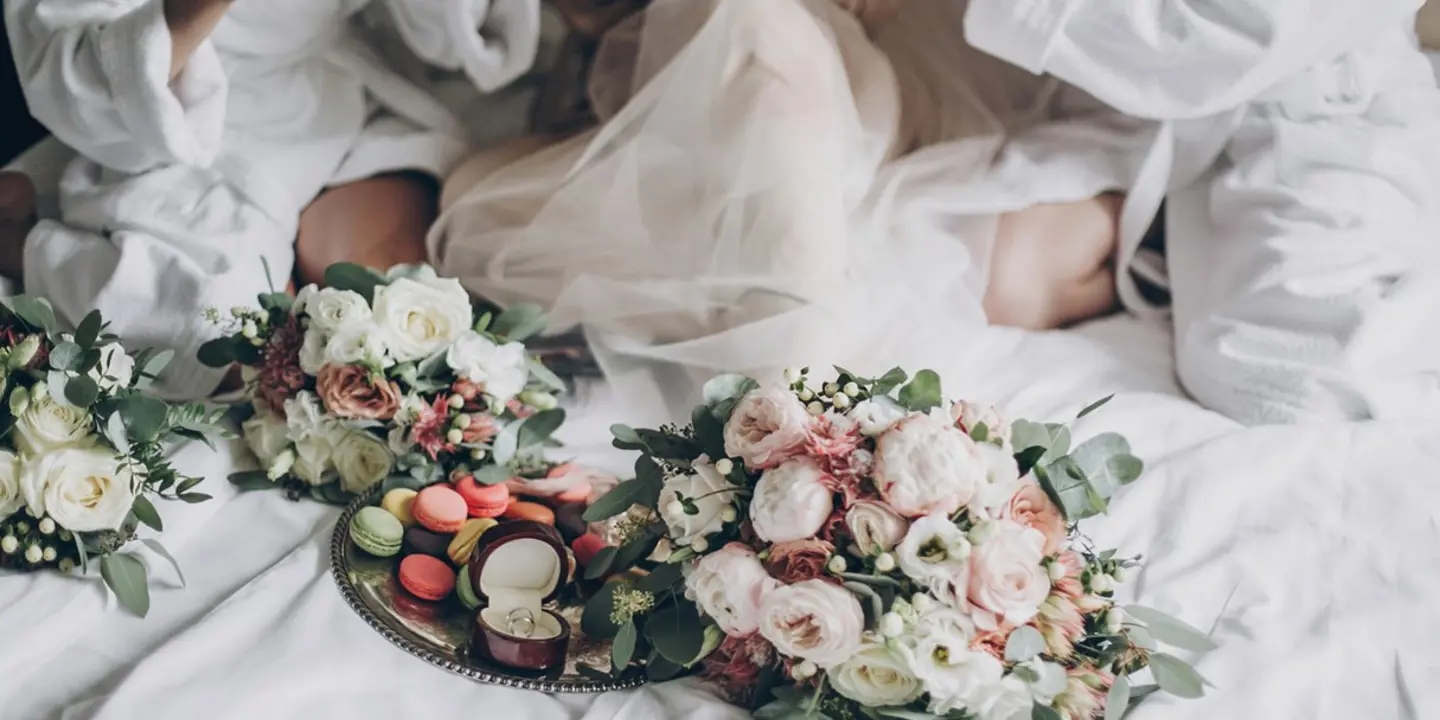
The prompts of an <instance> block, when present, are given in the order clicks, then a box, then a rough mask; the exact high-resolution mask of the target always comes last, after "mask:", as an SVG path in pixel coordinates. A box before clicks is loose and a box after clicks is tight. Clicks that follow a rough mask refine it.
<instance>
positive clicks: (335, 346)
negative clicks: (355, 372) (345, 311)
mask: <svg viewBox="0 0 1440 720" xmlns="http://www.w3.org/2000/svg"><path fill="white" fill-rule="evenodd" d="M387 349H388V348H386V347H385V335H384V334H383V333H381V332H380V330H379V328H376V327H375V326H373V325H369V324H359V325H350V326H348V327H344V328H341V329H340V330H339V331H337V332H336V333H335V334H334V335H331V336H330V339H329V340H328V341H326V343H325V362H326V363H329V364H331V365H379V366H381V367H385V366H388V365H390V364H391V363H390V362H389V359H390V358H389V355H388V353H387ZM301 369H302V370H303V369H304V368H303V367H302V368H301Z"/></svg>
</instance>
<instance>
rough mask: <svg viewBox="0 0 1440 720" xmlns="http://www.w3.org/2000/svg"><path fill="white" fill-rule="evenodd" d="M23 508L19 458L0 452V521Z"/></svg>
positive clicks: (23, 499) (5, 451)
mask: <svg viewBox="0 0 1440 720" xmlns="http://www.w3.org/2000/svg"><path fill="white" fill-rule="evenodd" d="M24 506H25V492H24V490H22V489H21V487H20V457H19V456H18V455H16V454H15V453H12V452H10V451H9V450H0V520H4V519H5V518H7V517H10V516H11V515H14V514H15V511H17V510H19V509H20V508H22V507H24Z"/></svg>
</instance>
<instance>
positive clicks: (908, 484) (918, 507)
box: [875, 414, 985, 517]
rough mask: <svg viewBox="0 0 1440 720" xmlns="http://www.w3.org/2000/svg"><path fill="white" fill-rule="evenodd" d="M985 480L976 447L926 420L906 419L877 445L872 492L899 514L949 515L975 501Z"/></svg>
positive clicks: (956, 432) (952, 430)
mask: <svg viewBox="0 0 1440 720" xmlns="http://www.w3.org/2000/svg"><path fill="white" fill-rule="evenodd" d="M984 479H985V461H984V459H983V458H982V457H981V456H980V451H979V450H978V449H977V448H976V447H975V443H974V442H973V441H972V440H971V439H970V438H969V437H968V436H966V435H965V434H964V433H962V432H960V431H959V430H956V429H955V428H953V427H950V426H948V425H946V424H945V423H943V422H941V421H940V420H937V419H936V418H934V417H931V416H930V415H920V414H916V415H910V416H909V417H906V418H905V419H904V420H901V421H900V422H899V423H896V425H895V427H893V428H891V429H890V430H889V431H887V432H886V433H885V434H884V435H881V436H880V438H879V440H878V441H877V442H876V448H875V484H876V487H878V488H879V490H880V495H881V497H883V498H885V501H886V502H887V503H889V504H890V507H892V508H894V509H895V511H896V512H899V513H900V514H901V515H905V516H907V517H916V516H919V515H928V514H930V513H932V512H941V513H944V514H946V515H951V514H953V513H954V512H955V511H956V510H959V509H960V508H961V507H964V506H965V505H967V504H969V503H970V501H971V500H972V499H974V497H975V493H976V490H977V489H978V488H979V487H980V484H981V483H982V482H984Z"/></svg>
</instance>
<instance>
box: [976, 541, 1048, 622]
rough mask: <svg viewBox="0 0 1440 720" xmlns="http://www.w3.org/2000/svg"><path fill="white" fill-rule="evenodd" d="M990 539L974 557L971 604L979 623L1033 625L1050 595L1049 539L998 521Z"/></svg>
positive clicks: (979, 546)
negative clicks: (1046, 558) (1047, 561)
mask: <svg viewBox="0 0 1440 720" xmlns="http://www.w3.org/2000/svg"><path fill="white" fill-rule="evenodd" d="M995 525H996V527H995V528H994V529H993V531H992V532H990V534H989V537H988V538H987V539H986V540H985V541H984V542H982V543H980V544H979V545H977V546H975V549H974V551H973V552H972V553H971V556H970V584H969V588H970V593H969V597H970V602H971V603H973V604H974V605H975V606H976V608H977V609H976V611H975V613H974V617H975V622H976V624H977V625H980V626H981V627H982V628H985V629H990V628H995V627H998V626H999V624H1000V622H1001V621H1002V620H1003V621H1004V622H1007V623H1009V624H1011V625H1015V626H1019V625H1024V624H1026V623H1028V622H1030V620H1031V619H1033V618H1034V617H1035V614H1036V613H1037V612H1039V609H1040V603H1042V602H1044V601H1045V597H1046V596H1047V595H1049V594H1050V575H1049V573H1047V572H1046V570H1045V567H1044V566H1043V565H1041V564H1040V563H1041V562H1042V561H1043V560H1044V559H1045V536H1044V535H1042V534H1040V531H1038V530H1032V529H1030V528H1027V527H1025V526H1024V525H1020V524H1019V523H1016V522H1013V521H1011V520H997V521H996V522H995Z"/></svg>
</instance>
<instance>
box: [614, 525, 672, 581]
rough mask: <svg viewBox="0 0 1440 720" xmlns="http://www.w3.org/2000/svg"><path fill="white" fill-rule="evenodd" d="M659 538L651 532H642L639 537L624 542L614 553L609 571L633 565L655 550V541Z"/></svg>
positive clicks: (623, 569)
mask: <svg viewBox="0 0 1440 720" xmlns="http://www.w3.org/2000/svg"><path fill="white" fill-rule="evenodd" d="M659 539H660V538H659V536H658V535H655V534H652V533H644V534H642V535H641V536H640V537H637V538H635V539H634V540H631V541H630V542H627V543H625V544H624V545H622V546H621V547H620V551H619V552H617V553H615V558H614V560H613V561H612V562H611V564H610V570H611V572H624V571H626V570H629V569H630V568H632V567H634V566H635V563H636V562H638V561H639V560H640V558H643V557H645V556H647V555H649V554H650V553H651V552H653V551H654V550H655V543H656V541H658V540H659Z"/></svg>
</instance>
